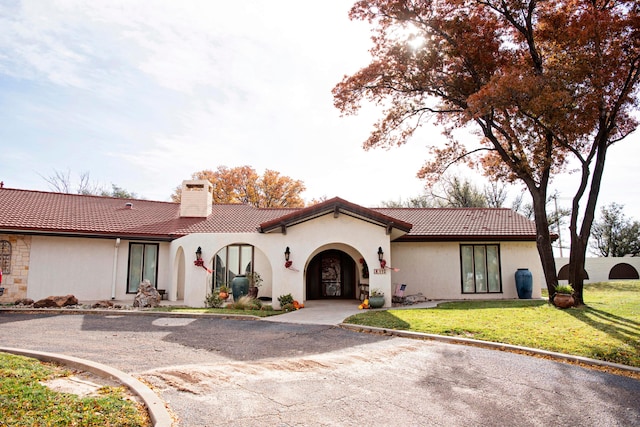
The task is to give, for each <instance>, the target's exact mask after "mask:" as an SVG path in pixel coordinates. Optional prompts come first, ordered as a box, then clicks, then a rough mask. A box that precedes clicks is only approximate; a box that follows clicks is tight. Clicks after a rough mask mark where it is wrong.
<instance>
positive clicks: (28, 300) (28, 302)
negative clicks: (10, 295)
mask: <svg viewBox="0 0 640 427" xmlns="http://www.w3.org/2000/svg"><path fill="white" fill-rule="evenodd" d="M14 304H15V305H33V300H32V299H31V298H21V299H19V300H16V302H15V303H14Z"/></svg>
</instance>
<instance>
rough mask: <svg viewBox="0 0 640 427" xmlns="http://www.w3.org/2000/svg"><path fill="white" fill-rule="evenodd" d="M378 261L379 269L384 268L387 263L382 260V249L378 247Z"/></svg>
mask: <svg viewBox="0 0 640 427" xmlns="http://www.w3.org/2000/svg"><path fill="white" fill-rule="evenodd" d="M378 261H380V268H384V267H385V266H386V265H387V261H385V260H384V252H382V247H380V246H378Z"/></svg>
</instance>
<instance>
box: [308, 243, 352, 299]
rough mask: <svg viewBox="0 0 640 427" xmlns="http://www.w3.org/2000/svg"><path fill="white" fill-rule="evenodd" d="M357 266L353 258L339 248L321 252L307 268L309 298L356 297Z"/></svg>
mask: <svg viewBox="0 0 640 427" xmlns="http://www.w3.org/2000/svg"><path fill="white" fill-rule="evenodd" d="M355 272H356V268H355V262H354V261H353V259H352V258H351V257H350V256H349V255H347V254H346V253H344V252H342V251H338V250H328V251H324V252H321V253H319V254H318V255H316V256H315V257H313V259H312V260H311V262H310V263H309V267H308V268H307V299H334V298H345V299H354V298H355V289H356V276H355Z"/></svg>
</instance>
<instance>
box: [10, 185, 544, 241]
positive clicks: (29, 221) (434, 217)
mask: <svg viewBox="0 0 640 427" xmlns="http://www.w3.org/2000/svg"><path fill="white" fill-rule="evenodd" d="M127 203H131V204H132V206H131V207H127ZM327 206H329V207H331V208H336V207H338V208H339V209H346V210H347V211H348V212H347V213H348V214H352V215H354V216H356V217H360V218H363V219H365V220H374V221H378V222H380V223H391V222H393V223H394V227H396V228H399V229H402V230H404V231H408V230H410V232H409V233H408V234H406V235H405V236H403V237H401V238H400V239H399V240H416V239H420V240H438V239H450V240H453V239H458V240H459V239H464V238H466V237H468V238H474V239H478V238H486V239H489V238H500V239H512V240H523V239H524V240H535V237H536V232H535V225H534V223H533V222H532V221H530V220H528V219H526V218H525V217H523V216H522V215H519V214H517V213H515V212H513V211H511V210H509V209H412V208H373V209H369V208H363V207H361V206H359V205H355V204H353V203H350V202H347V201H345V200H342V199H339V198H335V199H331V200H328V201H326V202H324V203H321V204H319V205H315V206H311V207H307V208H272V209H258V208H254V207H252V206H247V205H240V204H216V205H213V212H212V214H211V215H209V217H208V218H181V217H180V205H179V204H178V203H170V202H157V201H149V200H137V199H136V200H133V199H119V198H112V197H100V196H83V195H76V194H62V193H50V192H41V191H29V190H15V189H9V188H1V189H0V231H13V232H30V233H32V232H35V233H45V234H63V235H90V236H111V237H118V236H120V237H137V238H145V239H159V240H172V239H174V238H177V237H180V236H184V235H187V234H190V233H255V232H258V227H260V226H263V227H264V226H269V227H271V226H273V227H275V226H276V224H280V223H281V222H283V221H284V222H287V223H289V224H293V223H296V221H299V220H306V219H311V218H312V217H314V215H316V216H317V215H319V214H326V213H328V211H327V212H325V210H326V209H324V208H326V207H327ZM323 207H324V208H323ZM323 209H324V210H323Z"/></svg>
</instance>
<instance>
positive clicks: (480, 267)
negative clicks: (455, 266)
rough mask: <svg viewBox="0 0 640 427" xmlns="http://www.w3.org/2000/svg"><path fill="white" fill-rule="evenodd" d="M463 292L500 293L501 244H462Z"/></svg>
mask: <svg viewBox="0 0 640 427" xmlns="http://www.w3.org/2000/svg"><path fill="white" fill-rule="evenodd" d="M460 266H461V273H462V293H463V294H477V293H500V292H502V279H501V276H502V275H501V274H500V246H499V245H496V244H493V245H489V244H483V245H460Z"/></svg>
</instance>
